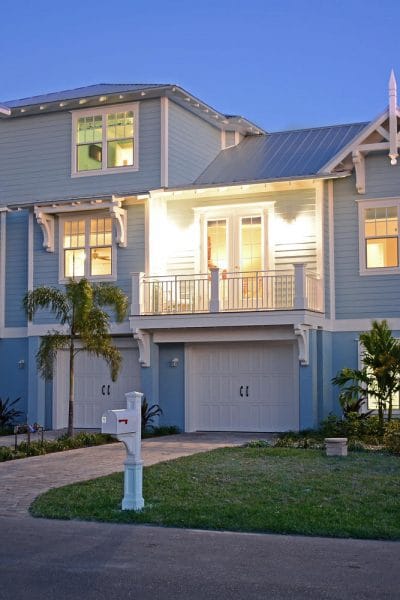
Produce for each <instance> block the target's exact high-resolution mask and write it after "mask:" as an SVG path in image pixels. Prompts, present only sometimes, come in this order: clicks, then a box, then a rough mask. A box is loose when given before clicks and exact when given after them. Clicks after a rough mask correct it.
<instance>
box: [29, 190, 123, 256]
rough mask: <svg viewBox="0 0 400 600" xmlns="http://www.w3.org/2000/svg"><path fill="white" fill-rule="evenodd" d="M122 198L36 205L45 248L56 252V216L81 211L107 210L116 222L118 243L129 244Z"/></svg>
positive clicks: (36, 213)
mask: <svg viewBox="0 0 400 600" xmlns="http://www.w3.org/2000/svg"><path fill="white" fill-rule="evenodd" d="M121 203H122V202H121V199H119V198H116V197H115V196H113V197H112V199H111V200H103V199H95V200H84V201H82V200H75V201H71V202H66V203H65V202H63V203H61V202H60V203H54V204H51V205H45V206H35V209H34V210H35V216H36V221H37V223H38V224H39V225H40V228H41V230H42V233H43V248H45V249H46V250H47V252H54V216H55V215H64V214H66V213H78V212H81V211H99V210H107V209H108V211H109V213H110V216H111V218H112V220H113V222H114V223H115V227H116V243H117V244H118V246H120V247H121V248H126V246H127V212H126V210H125V209H124V208H122V207H121Z"/></svg>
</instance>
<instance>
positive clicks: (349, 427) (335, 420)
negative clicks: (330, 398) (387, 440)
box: [320, 412, 384, 440]
mask: <svg viewBox="0 0 400 600" xmlns="http://www.w3.org/2000/svg"><path fill="white" fill-rule="evenodd" d="M383 431H384V430H383V429H382V426H381V424H380V421H379V418H378V417H375V416H373V417H367V418H364V419H360V418H359V415H358V413H352V412H349V413H347V416H346V418H345V419H342V418H340V417H337V416H336V415H333V414H330V415H329V416H328V417H327V418H326V419H324V420H323V421H322V423H321V427H320V433H321V435H323V437H348V438H358V439H361V438H362V439H364V438H365V439H369V438H376V439H378V440H380V439H381V438H382V435H383Z"/></svg>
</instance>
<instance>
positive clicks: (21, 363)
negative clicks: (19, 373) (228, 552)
mask: <svg viewBox="0 0 400 600" xmlns="http://www.w3.org/2000/svg"><path fill="white" fill-rule="evenodd" d="M18 369H25V361H24V359H23V358H21V360H19V361H18Z"/></svg>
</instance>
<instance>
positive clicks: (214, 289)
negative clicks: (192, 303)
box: [210, 268, 219, 313]
mask: <svg viewBox="0 0 400 600" xmlns="http://www.w3.org/2000/svg"><path fill="white" fill-rule="evenodd" d="M210 312H212V313H217V312H219V269H218V268H215V269H211V293H210Z"/></svg>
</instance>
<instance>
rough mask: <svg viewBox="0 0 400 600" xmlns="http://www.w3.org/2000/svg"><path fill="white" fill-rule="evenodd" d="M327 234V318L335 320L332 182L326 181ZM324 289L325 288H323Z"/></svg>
mask: <svg viewBox="0 0 400 600" xmlns="http://www.w3.org/2000/svg"><path fill="white" fill-rule="evenodd" d="M328 232H329V250H328V251H329V312H330V314H329V317H330V318H331V319H332V320H335V319H336V294H335V212H334V207H333V181H332V179H331V180H329V181H328ZM324 287H325V286H324Z"/></svg>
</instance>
